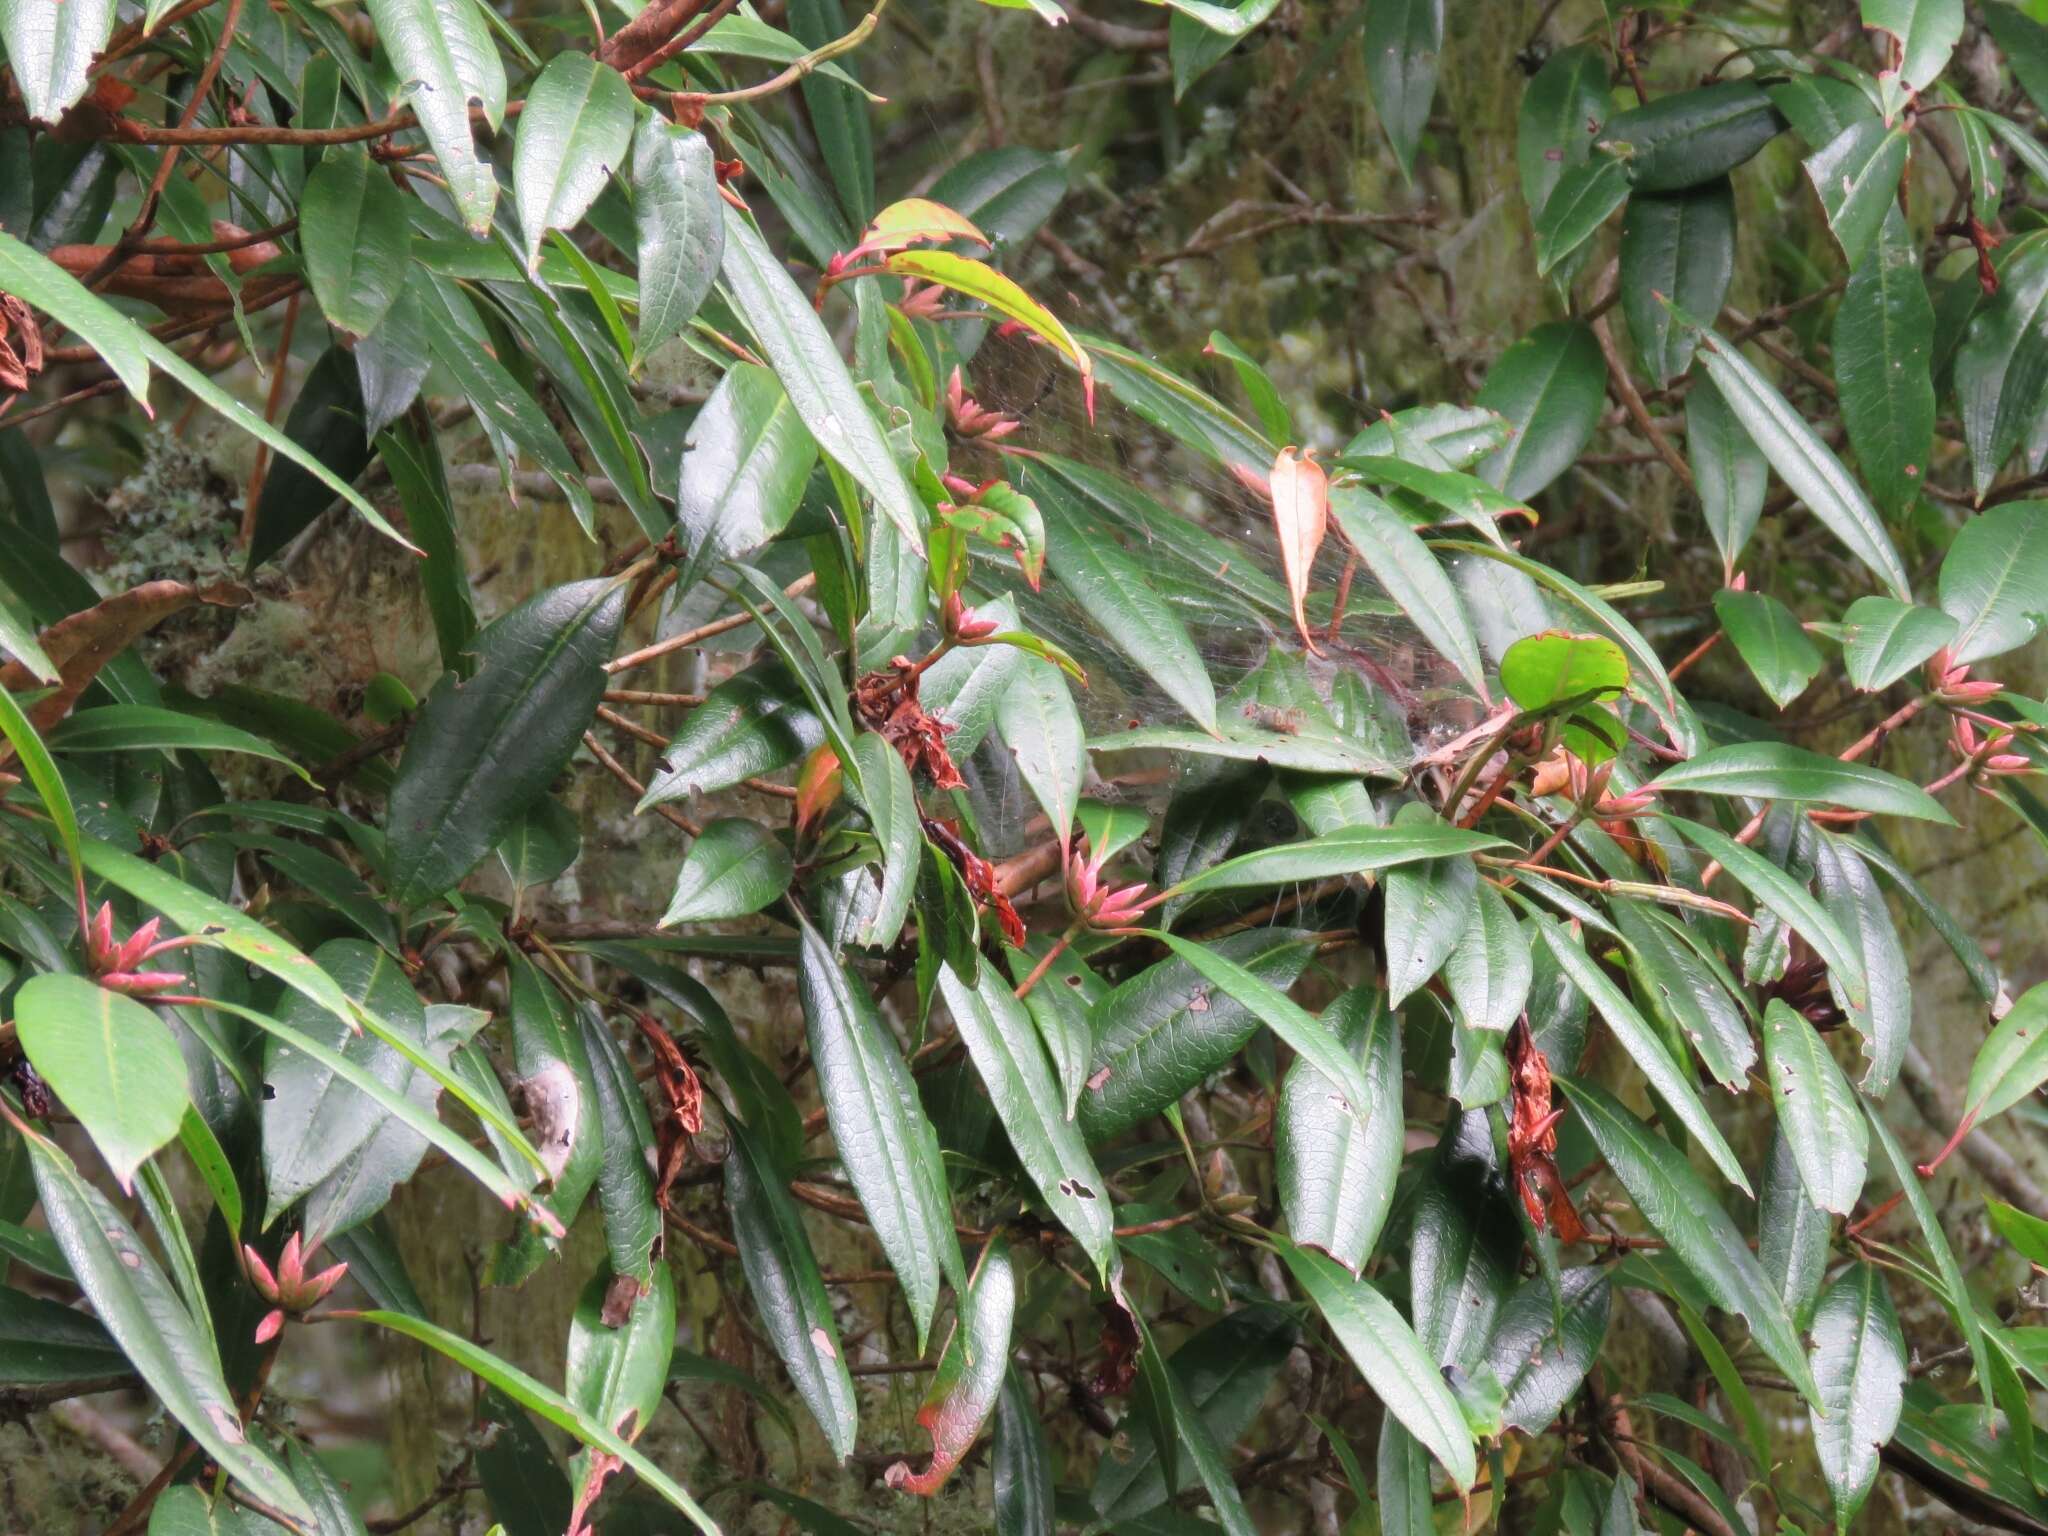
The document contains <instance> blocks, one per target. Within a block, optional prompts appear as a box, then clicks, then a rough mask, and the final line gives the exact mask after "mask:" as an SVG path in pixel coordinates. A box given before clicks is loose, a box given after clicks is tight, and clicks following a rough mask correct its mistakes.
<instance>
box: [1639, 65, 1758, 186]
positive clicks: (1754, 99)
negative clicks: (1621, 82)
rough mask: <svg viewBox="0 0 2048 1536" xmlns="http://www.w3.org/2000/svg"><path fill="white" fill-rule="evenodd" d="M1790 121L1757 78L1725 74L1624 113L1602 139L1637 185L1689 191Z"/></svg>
mask: <svg viewBox="0 0 2048 1536" xmlns="http://www.w3.org/2000/svg"><path fill="white" fill-rule="evenodd" d="M1784 126H1785V120H1784V118H1782V117H1781V116H1779V114H1778V109H1777V107H1776V106H1775V105H1773V104H1772V102H1771V98H1770V97H1769V96H1768V95H1766V94H1765V92H1764V90H1763V88H1762V87H1761V86H1759V85H1758V84H1757V83H1756V82H1755V81H1754V80H1725V81H1722V82H1721V83H1719V84H1717V85H1703V86H1700V87H1698V88H1697V89H1694V90H1690V91H1680V92H1678V93H1677V94H1676V95H1672V96H1660V97H1658V98H1657V99H1656V100H1655V101H1652V102H1650V103H1648V104H1647V105H1644V106H1640V107H1635V108H1632V109H1631V110H1629V111H1627V112H1622V113H1618V114H1616V115H1615V116H1614V117H1612V118H1610V119H1608V122H1607V127H1606V130H1605V131H1604V132H1603V133H1602V134H1601V135H1600V140H1599V143H1600V147H1601V148H1602V149H1605V150H1606V151H1607V152H1608V153H1610V154H1613V155H1616V156H1618V157H1620V158H1621V159H1622V160H1623V161H1624V162H1625V163H1626V164H1627V166H1628V175H1629V180H1630V182H1631V183H1632V184H1633V185H1634V186H1635V189H1636V190H1637V191H1638V192H1683V191H1686V190H1687V189H1689V188H1692V187H1697V186H1700V185H1703V184H1704V183H1706V182H1709V181H1714V180H1716V179H1718V178H1720V177H1722V176H1726V175H1727V174H1728V173H1729V172H1730V171H1732V170H1734V169H1735V168H1736V167H1737V166H1738V165H1741V164H1742V163H1743V162H1744V161H1746V160H1748V159H1749V158H1750V157H1751V156H1752V155H1754V154H1755V153H1756V152H1757V151H1758V150H1760V149H1762V148H1763V147H1764V146H1765V145H1766V144H1768V143H1770V141H1771V140H1772V139H1774V138H1776V137H1777V136H1778V133H1779V132H1780V131H1781V130H1782V129H1783V128H1784Z"/></svg>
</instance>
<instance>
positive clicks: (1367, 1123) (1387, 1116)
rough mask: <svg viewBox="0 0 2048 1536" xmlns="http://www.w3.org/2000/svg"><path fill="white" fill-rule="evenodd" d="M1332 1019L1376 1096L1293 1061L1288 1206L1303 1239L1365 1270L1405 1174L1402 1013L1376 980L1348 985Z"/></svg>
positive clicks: (1287, 1105) (1283, 1160)
mask: <svg viewBox="0 0 2048 1536" xmlns="http://www.w3.org/2000/svg"><path fill="white" fill-rule="evenodd" d="M1323 1019H1324V1021H1325V1022H1326V1023H1327V1024H1328V1025H1329V1026H1330V1027H1331V1029H1333V1030H1334V1031H1335V1032H1336V1034H1337V1036H1338V1038H1339V1040H1340V1041H1341V1042H1342V1043H1343V1045H1344V1048H1345V1049H1346V1050H1348V1051H1350V1052H1352V1053H1353V1054H1354V1055H1355V1056H1356V1057H1357V1059H1358V1062H1359V1070H1360V1071H1361V1072H1362V1073H1363V1074H1364V1077H1365V1080H1366V1083H1367V1085H1368V1087H1369V1088H1370V1089H1371V1090H1372V1097H1371V1098H1370V1099H1369V1100H1368V1101H1367V1102H1366V1103H1364V1104H1362V1105H1356V1106H1354V1105H1351V1104H1348V1103H1345V1102H1342V1099H1343V1095H1342V1093H1341V1091H1340V1090H1339V1089H1338V1087H1337V1085H1336V1084H1335V1083H1333V1082H1331V1081H1330V1080H1329V1079H1328V1078H1326V1077H1324V1076H1323V1075H1322V1073H1320V1072H1318V1071H1317V1070H1316V1069H1315V1068H1314V1067H1313V1066H1311V1065H1310V1064H1309V1063H1308V1062H1307V1061H1305V1060H1297V1061H1296V1062H1295V1063H1294V1065H1293V1066H1292V1067H1290V1068H1288V1071H1287V1077H1286V1079H1285V1080H1284V1081H1283V1082H1282V1084H1281V1088H1280V1099H1279V1103H1278V1105H1277V1106H1276V1108H1275V1117H1276V1125H1275V1133H1274V1150H1275V1153H1276V1160H1277V1170H1276V1177H1277V1178H1278V1180H1279V1184H1280V1208H1281V1209H1282V1210H1283V1211H1284V1212H1286V1215H1287V1230H1288V1232H1289V1233H1290V1234H1291V1235H1292V1236H1293V1238H1294V1241H1295V1242H1297V1243H1299V1244H1301V1245H1302V1246H1303V1247H1305V1248H1320V1249H1321V1250H1322V1251H1323V1252H1325V1253H1327V1254H1329V1255H1330V1257H1331V1258H1333V1259H1335V1260H1336V1261H1337V1262H1338V1263H1340V1264H1342V1265H1343V1266H1344V1267H1345V1268H1346V1269H1348V1270H1352V1271H1354V1272H1356V1271H1357V1270H1358V1269H1359V1267H1360V1266H1361V1265H1363V1264H1364V1263H1365V1261H1366V1259H1367V1258H1368V1257H1369V1256H1370V1255H1371V1253H1372V1251H1373V1245H1374V1244H1375V1243H1376V1242H1377V1241H1378V1240H1379V1234H1380V1228H1381V1226H1382V1225H1384V1223H1385V1222H1386V1219H1387V1211H1388V1209H1389V1208H1390V1207H1391V1205H1392V1204H1393V1199H1394V1178H1395V1175H1397V1174H1398V1173H1399V1172H1400V1171H1401V1153H1402V1134H1403V1130H1404V1125H1403V1120H1402V1114H1401V1029H1400V1020H1399V1018H1398V1016H1397V1015H1395V1014H1394V1013H1393V1012H1392V1011H1391V1010H1390V1009H1389V1008H1388V1007H1387V1006H1386V999H1385V997H1384V996H1383V995H1382V994H1381V993H1380V992H1379V990H1378V989H1377V988H1374V987H1355V988H1353V989H1352V990H1351V991H1349V992H1346V993H1345V994H1344V995H1343V996H1342V997H1340V998H1338V999H1337V1001H1336V1002H1334V1003H1332V1004H1330V1006H1329V1007H1328V1008H1326V1009H1325V1010H1324V1011H1323Z"/></svg>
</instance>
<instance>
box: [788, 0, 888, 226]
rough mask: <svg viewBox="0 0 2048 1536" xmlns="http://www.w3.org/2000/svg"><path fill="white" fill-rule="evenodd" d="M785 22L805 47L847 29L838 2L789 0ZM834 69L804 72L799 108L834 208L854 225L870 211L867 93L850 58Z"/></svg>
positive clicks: (872, 195) (871, 174)
mask: <svg viewBox="0 0 2048 1536" xmlns="http://www.w3.org/2000/svg"><path fill="white" fill-rule="evenodd" d="M788 25H789V30H790V31H791V32H792V33H793V34H794V35H795V37H796V39H797V41H798V42H800V43H802V44H803V45H804V47H805V48H807V49H817V48H822V47H824V46H825V45H826V44H828V43H832V42H835V41H837V40H838V39H839V38H841V37H844V36H845V35H846V32H847V22H846V14H845V11H844V10H843V9H842V8H841V5H840V0H792V3H791V5H790V7H789V12H788ZM834 71H835V72H834V74H831V75H828V74H824V73H820V72H806V73H805V74H804V76H803V96H804V107H805V109H806V111H807V112H808V114H809V116H810V120H811V130H812V132H813V133H815V134H816V135H817V139H818V149H819V152H820V153H821V154H822V155H823V156H824V159H825V164H826V165H827V166H828V167H829V168H830V170H831V172H832V183H833V186H834V187H835V188H836V189H837V190H838V193H839V203H840V206H841V207H842V208H844V209H845V210H846V216H847V217H848V218H849V219H850V220H852V222H853V225H854V227H855V228H856V229H857V228H859V227H860V226H861V225H862V224H864V223H866V222H867V219H868V217H869V215H871V214H872V213H873V212H874V211H875V151H874V144H873V141H872V131H871V129H870V128H869V126H868V97H867V93H866V91H865V90H863V89H862V88H861V86H860V84H859V79H860V76H859V73H858V65H857V63H856V60H855V59H854V57H853V56H851V55H849V56H847V57H846V58H845V59H844V60H843V61H841V62H839V63H838V64H836V65H835V66H834Z"/></svg>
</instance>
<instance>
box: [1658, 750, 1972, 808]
mask: <svg viewBox="0 0 2048 1536" xmlns="http://www.w3.org/2000/svg"><path fill="white" fill-rule="evenodd" d="M1651 783H1653V784H1654V785H1655V786H1656V788H1657V792H1658V793H1659V794H1672V793H1674V792H1677V791H1680V790H1685V791H1689V792H1691V793H1693V794H1703V795H1747V796H1756V797H1759V798H1763V799H1770V800H1801V801H1818V802H1820V803H1822V804H1825V805H1835V806H1840V807H1841V808H1842V809H1844V810H1850V811H1870V812H1872V813H1873V814H1876V815H1881V816H1911V817H1915V818H1917V819H1919V820H1922V821H1935V822H1940V823H1941V824H1943V825H1944V826H1953V825H1955V818H1953V817H1952V816H1950V815H1949V813H1948V812H1947V811H1945V810H1943V809H1942V808H1941V804H1940V802H1939V801H1937V800H1936V799H1935V798H1934V797H1933V796H1932V795H1930V794H1928V793H1927V791H1925V790H1924V789H1922V788H1920V786H1919V785H1917V784H1915V783H1913V782H1912V781H1911V780H1909V779H1902V778H1900V777H1899V776H1898V775H1897V774H1895V773H1886V772H1885V771H1884V770H1883V769H1882V768H1872V767H1870V766H1869V765H1868V764H1867V763H1860V762H1847V763H1845V762H1843V761H1842V760H1841V759H1840V758H1834V757H1826V756H1823V755H1822V754H1821V753H1818V752H1809V751H1807V750H1806V749H1805V748H1804V747H1788V746H1782V745H1780V744H1778V743H1777V742H1763V741H1744V742H1736V743H1734V744H1732V745H1730V746H1725V747H1712V748H1709V749H1708V750H1707V751H1705V752H1702V753H1700V754H1699V755H1698V756H1697V757H1694V758H1691V759H1690V760H1688V761H1686V762H1683V763H1674V764H1672V765H1671V766H1670V767H1669V768H1666V769H1665V770H1664V771H1663V772H1662V773H1660V774H1658V775H1657V777H1656V778H1655V779H1653V780H1652V781H1651Z"/></svg>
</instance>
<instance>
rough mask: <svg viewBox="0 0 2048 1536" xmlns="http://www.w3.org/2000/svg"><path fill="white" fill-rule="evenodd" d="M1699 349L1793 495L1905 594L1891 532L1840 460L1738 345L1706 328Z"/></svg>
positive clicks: (1907, 592) (1905, 582)
mask: <svg viewBox="0 0 2048 1536" xmlns="http://www.w3.org/2000/svg"><path fill="white" fill-rule="evenodd" d="M1701 347H1702V349H1703V350H1702V351H1701V354H1700V358H1701V361H1702V362H1703V363H1704V364H1705V365H1706V369H1707V373H1708V375H1709V377H1711V378H1712V379H1713V381H1714V384H1715V387H1716V388H1717V389H1719V390H1720V392H1721V396H1722V398H1723V399H1724V400H1725V401H1726V402H1727V405H1728V409H1729V410H1730V411H1731V412H1733V413H1734V415H1735V418H1736V420H1738V421H1740V422H1741V423H1742V426H1743V428H1744V430H1745V431H1747V432H1748V433H1749V435H1750V439H1751V440H1752V441H1753V442H1754V443H1755V444H1756V446H1757V447H1758V448H1759V449H1760V450H1761V451H1762V453H1763V456H1764V457H1765V458H1766V459H1768V460H1770V463H1771V467H1772V468H1773V469H1775V470H1776V471H1777V472H1778V476H1779V478H1780V479H1782V480H1783V481H1784V482H1785V484H1786V485H1787V486H1788V487H1790V489H1791V491H1792V494H1793V495H1795V496H1797V497H1798V498H1799V499H1800V500H1801V501H1803V502H1805V503H1806V505H1807V507H1808V508H1809V509H1811V511H1812V512H1813V514H1814V516H1816V517H1818V518H1819V519H1820V520H1821V521H1822V522H1823V523H1824V524H1826V525H1827V528H1828V531H1829V532H1831V533H1833V534H1834V536H1835V537H1836V538H1838V539H1840V540H1841V541H1842V543H1843V545H1844V547H1846V548H1847V549H1848V551H1849V552H1850V553H1851V554H1853V555H1854V556H1856V558H1857V559H1859V560H1861V561H1862V562H1863V563H1864V564H1865V565H1867V566H1868V567H1870V569H1871V570H1873V571H1875V572H1876V573H1877V575H1878V576H1879V577H1881V578H1882V579H1883V581H1884V583H1885V585H1886V587H1888V588H1889V589H1890V591H1891V594H1892V596H1894V597H1896V598H1898V599H1900V600H1901V601H1907V600H1910V598H1911V596H1912V590H1911V589H1912V583H1911V582H1910V581H1909V580H1908V579H1907V576H1906V568H1905V567H1904V566H1903V565H1901V564H1900V563H1899V555H1898V551H1897V550H1895V549H1894V548H1892V541H1891V536H1890V535H1889V534H1887V533H1886V532H1885V530H1884V523H1883V521H1882V520H1881V519H1880V518H1879V517H1878V515H1877V509H1876V508H1875V507H1873V506H1871V504H1870V500H1869V498H1868V497H1866V496H1865V495H1864V494H1863V490H1862V488H1861V487H1860V486H1858V485H1857V483H1856V481H1855V480H1854V479H1853V478H1852V477H1851V476H1850V474H1849V472H1848V471H1847V470H1846V469H1844V468H1843V467H1842V461H1841V460H1840V459H1838V458H1836V457H1835V455H1834V453H1833V452H1832V451H1831V450H1830V449H1829V448H1828V446H1827V444H1825V443H1823V442H1822V441H1821V440H1820V438H1819V437H1817V436H1816V435H1815V434H1814V431H1813V428H1811V427H1809V426H1808V425H1807V424H1806V422H1805V420H1804V418H1802V417H1801V416H1800V415H1799V413H1798V412H1797V411H1795V410H1793V409H1792V407H1791V406H1790V405H1789V404H1787V403H1786V400H1785V397H1784V396H1783V395H1781V394H1779V393H1778V391H1777V390H1776V389H1774V388H1773V387H1772V386H1771V383H1770V381H1769V380H1768V379H1766V378H1765V377H1764V376H1763V375H1762V374H1761V373H1759V372H1758V371H1757V369H1756V367H1755V365H1753V364H1752V363H1751V362H1750V361H1749V359H1747V358H1745V357H1744V356H1743V355H1742V353H1741V351H1740V350H1739V349H1738V348H1736V347H1734V346H1732V345H1730V344H1729V343H1728V342H1726V341H1724V340H1722V339H1721V338H1720V337H1718V336H1715V335H1713V334H1712V333H1711V332H1709V333H1706V334H1704V335H1703V336H1702V337H1701Z"/></svg>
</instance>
